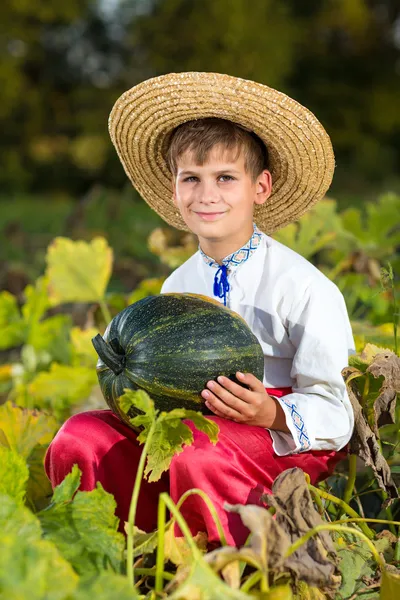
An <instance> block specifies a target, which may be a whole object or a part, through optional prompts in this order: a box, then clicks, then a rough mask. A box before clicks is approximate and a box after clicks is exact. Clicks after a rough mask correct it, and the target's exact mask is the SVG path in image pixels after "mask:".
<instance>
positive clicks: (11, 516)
mask: <svg viewBox="0 0 400 600" xmlns="http://www.w3.org/2000/svg"><path fill="white" fill-rule="evenodd" d="M0 532H1V534H3V535H11V534H12V535H17V536H20V537H21V538H23V539H24V540H26V541H33V540H38V539H40V538H41V535H42V528H41V527H40V522H39V520H38V519H37V518H36V517H35V516H34V515H33V514H32V513H31V511H30V510H29V509H28V508H26V507H25V506H23V505H21V504H20V503H19V502H17V501H16V500H15V499H14V498H12V497H11V496H4V495H3V496H0Z"/></svg>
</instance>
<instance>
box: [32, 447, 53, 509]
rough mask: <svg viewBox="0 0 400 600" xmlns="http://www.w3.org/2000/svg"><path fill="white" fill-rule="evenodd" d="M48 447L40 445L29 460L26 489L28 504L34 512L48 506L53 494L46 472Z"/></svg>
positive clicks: (35, 448)
mask: <svg viewBox="0 0 400 600" xmlns="http://www.w3.org/2000/svg"><path fill="white" fill-rule="evenodd" d="M46 451H47V446H41V445H40V444H38V445H37V446H35V447H34V449H33V450H32V452H31V454H30V455H29V458H28V459H27V463H28V469H29V479H28V485H27V488H26V504H27V505H28V506H29V507H30V508H31V510H32V511H33V512H35V513H36V512H38V511H39V510H42V509H43V508H45V507H46V506H48V504H49V501H50V498H51V496H52V494H53V490H52V487H51V483H50V481H49V479H48V477H47V475H46V472H45V470H44V457H45V454H46Z"/></svg>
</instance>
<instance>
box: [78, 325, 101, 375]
mask: <svg viewBox="0 0 400 600" xmlns="http://www.w3.org/2000/svg"><path fill="white" fill-rule="evenodd" d="M97 334H98V331H97V329H95V328H94V327H89V328H88V329H81V328H80V327H73V328H72V329H71V342H72V348H73V362H74V364H76V365H78V364H80V365H85V366H87V367H95V366H96V363H97V359H98V356H97V352H96V350H95V349H94V347H93V344H92V338H93V337H95V336H96V335H97Z"/></svg>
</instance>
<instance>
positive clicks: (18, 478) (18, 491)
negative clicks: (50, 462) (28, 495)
mask: <svg viewBox="0 0 400 600" xmlns="http://www.w3.org/2000/svg"><path fill="white" fill-rule="evenodd" d="M28 477H29V470H28V467H27V465H26V462H25V460H24V459H23V458H22V456H20V455H19V454H17V453H16V452H14V451H13V450H10V449H9V448H4V446H0V495H8V496H11V498H14V499H15V500H16V501H17V502H21V503H22V502H23V501H24V498H25V492H26V484H27V481H28Z"/></svg>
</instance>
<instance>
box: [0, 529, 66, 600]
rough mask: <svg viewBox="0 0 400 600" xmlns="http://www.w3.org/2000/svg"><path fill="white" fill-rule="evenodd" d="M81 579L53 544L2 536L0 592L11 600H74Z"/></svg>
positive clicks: (10, 535)
mask: <svg viewBox="0 0 400 600" xmlns="http://www.w3.org/2000/svg"><path fill="white" fill-rule="evenodd" d="M77 583H78V576H77V574H76V573H75V571H74V569H73V568H72V566H71V565H70V564H69V563H68V562H67V561H66V560H65V559H64V558H63V557H62V556H61V554H60V552H59V551H58V550H57V548H56V547H55V546H54V544H52V543H51V542H48V541H46V540H41V539H36V540H32V539H25V538H24V537H23V536H20V535H17V534H8V535H7V534H2V533H0V590H1V597H2V598H7V600H21V599H25V598H29V600H44V599H46V600H70V599H71V598H73V596H72V594H73V592H74V590H75V588H76V586H77Z"/></svg>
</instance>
